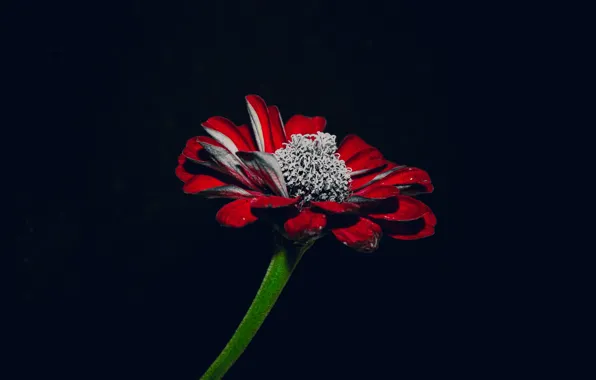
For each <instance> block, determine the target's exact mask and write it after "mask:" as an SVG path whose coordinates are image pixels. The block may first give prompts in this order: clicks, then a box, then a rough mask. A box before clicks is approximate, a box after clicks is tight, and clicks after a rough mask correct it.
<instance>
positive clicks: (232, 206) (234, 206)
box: [215, 199, 258, 228]
mask: <svg viewBox="0 0 596 380" xmlns="http://www.w3.org/2000/svg"><path fill="white" fill-rule="evenodd" d="M215 219H216V220H217V221H218V222H219V224H221V225H222V226H225V227H235V228H240V227H244V226H246V225H247V224H250V223H253V222H256V221H257V219H258V218H257V217H256V216H254V215H253V214H252V213H251V212H250V199H237V200H235V201H233V202H230V203H228V204H226V205H224V206H223V207H222V208H220V209H219V211H218V212H217V214H216V215H215Z"/></svg>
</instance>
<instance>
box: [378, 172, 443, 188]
mask: <svg viewBox="0 0 596 380" xmlns="http://www.w3.org/2000/svg"><path fill="white" fill-rule="evenodd" d="M376 185H379V186H383V185H394V186H400V185H421V186H422V187H423V188H424V189H425V192H428V193H430V192H432V191H433V185H432V183H431V181H430V176H429V175H428V173H427V172H426V171H424V170H422V169H418V168H414V167H406V168H403V169H401V170H397V171H395V172H393V173H391V174H389V175H388V176H387V177H385V178H383V179H381V180H379V181H377V182H376V183H375V186H376Z"/></svg>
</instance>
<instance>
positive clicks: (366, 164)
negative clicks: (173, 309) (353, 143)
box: [340, 147, 386, 176]
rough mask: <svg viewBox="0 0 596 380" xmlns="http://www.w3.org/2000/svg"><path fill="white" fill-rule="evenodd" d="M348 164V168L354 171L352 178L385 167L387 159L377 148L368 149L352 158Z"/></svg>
mask: <svg viewBox="0 0 596 380" xmlns="http://www.w3.org/2000/svg"><path fill="white" fill-rule="evenodd" d="M340 157H341V155H340ZM344 161H345V162H346V166H347V167H349V168H350V169H352V173H351V175H352V176H357V175H359V174H365V173H367V172H370V171H372V170H374V169H377V168H380V167H381V166H383V165H385V162H386V161H385V158H384V157H383V155H382V154H381V152H380V151H379V150H378V149H376V148H372V147H371V148H366V149H363V150H361V151H360V152H358V153H356V154H355V155H353V156H352V157H350V158H349V159H348V160H347V161H346V160H344Z"/></svg>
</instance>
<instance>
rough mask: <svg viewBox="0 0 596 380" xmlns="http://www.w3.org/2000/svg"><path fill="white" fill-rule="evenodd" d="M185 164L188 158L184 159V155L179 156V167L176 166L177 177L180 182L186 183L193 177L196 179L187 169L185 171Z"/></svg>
mask: <svg viewBox="0 0 596 380" xmlns="http://www.w3.org/2000/svg"><path fill="white" fill-rule="evenodd" d="M184 162H186V157H184V156H183V155H180V156H178V166H176V170H175V173H176V177H178V178H179V179H180V181H182V182H185V183H186V182H188V181H189V180H190V179H191V178H192V177H194V174H191V173H189V172H187V171H186V169H184Z"/></svg>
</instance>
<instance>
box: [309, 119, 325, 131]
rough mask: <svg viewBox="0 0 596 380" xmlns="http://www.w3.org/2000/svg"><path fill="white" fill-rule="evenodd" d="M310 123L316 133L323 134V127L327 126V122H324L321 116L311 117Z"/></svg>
mask: <svg viewBox="0 0 596 380" xmlns="http://www.w3.org/2000/svg"><path fill="white" fill-rule="evenodd" d="M312 123H313V125H314V126H315V129H316V130H317V132H323V131H324V130H325V126H326V125H327V120H325V118H324V117H322V116H313V118H312Z"/></svg>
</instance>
